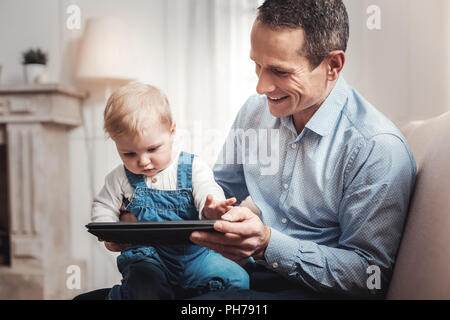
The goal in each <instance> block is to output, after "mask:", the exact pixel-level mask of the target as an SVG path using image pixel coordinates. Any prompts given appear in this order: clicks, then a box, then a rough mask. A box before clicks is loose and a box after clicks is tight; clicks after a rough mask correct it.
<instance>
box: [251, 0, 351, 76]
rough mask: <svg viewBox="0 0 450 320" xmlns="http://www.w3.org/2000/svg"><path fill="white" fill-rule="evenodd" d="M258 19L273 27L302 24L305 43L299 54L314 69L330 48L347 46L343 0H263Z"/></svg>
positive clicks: (300, 25)
mask: <svg viewBox="0 0 450 320" xmlns="http://www.w3.org/2000/svg"><path fill="white" fill-rule="evenodd" d="M257 20H258V21H260V22H261V23H263V24H265V25H267V26H269V27H270V28H272V29H279V28H292V29H297V28H302V29H303V30H304V32H305V43H304V45H303V48H300V54H302V55H303V56H305V57H306V58H307V59H308V61H309V63H310V65H311V67H312V68H313V69H315V68H316V67H317V66H318V65H320V64H321V63H322V61H323V59H325V58H326V56H327V55H328V53H330V52H331V51H333V50H342V51H344V52H345V50H346V49H347V41H348V37H349V25H348V14H347V10H346V9H345V5H344V3H343V2H342V0H266V1H264V3H263V4H262V5H261V6H260V7H259V8H258V16H257Z"/></svg>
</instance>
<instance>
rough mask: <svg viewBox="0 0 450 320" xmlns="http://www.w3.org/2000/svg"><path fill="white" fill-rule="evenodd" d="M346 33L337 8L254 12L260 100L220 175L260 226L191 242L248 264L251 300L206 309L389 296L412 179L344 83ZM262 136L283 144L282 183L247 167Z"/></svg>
mask: <svg viewBox="0 0 450 320" xmlns="http://www.w3.org/2000/svg"><path fill="white" fill-rule="evenodd" d="M348 34H349V27H348V17H347V12H346V9H345V6H344V4H343V3H342V1H341V0H287V1H286V0H266V1H265V2H264V4H263V5H262V6H261V7H260V8H258V16H257V18H256V21H255V23H254V25H253V28H252V32H251V52H250V58H251V59H252V60H253V61H254V62H255V71H256V74H257V76H258V78H259V80H258V84H257V87H256V91H257V93H258V94H259V95H257V96H253V97H251V98H250V99H249V100H248V101H247V102H246V104H245V105H244V106H243V108H242V109H241V110H240V112H239V114H238V116H237V118H236V120H235V122H234V125H233V128H232V130H231V132H230V136H229V139H228V141H227V143H226V144H225V146H224V148H223V151H222V154H221V156H220V157H219V161H218V163H217V164H216V166H215V168H214V173H215V178H216V180H217V181H218V183H219V184H220V185H221V186H222V187H223V188H224V190H225V193H226V196H227V197H231V196H234V197H236V198H237V199H238V200H239V201H242V200H244V199H245V198H246V197H247V196H251V198H252V199H253V201H254V203H255V205H256V206H257V207H258V209H259V210H260V212H261V215H260V217H258V216H257V215H255V214H254V213H253V212H251V211H250V210H249V209H247V208H245V207H234V208H233V209H232V210H230V211H229V212H228V213H227V214H226V215H225V216H224V217H223V219H222V220H221V221H219V222H217V223H216V224H215V229H216V230H218V231H220V233H216V234H211V233H205V232H194V233H193V234H192V235H191V240H192V241H193V242H194V243H196V244H199V245H202V246H206V247H209V248H211V249H213V250H215V251H217V252H219V253H221V254H222V255H224V256H225V257H228V258H230V259H233V260H235V261H245V260H246V259H248V258H249V257H252V258H253V259H254V260H255V261H256V264H248V265H247V266H246V267H247V268H248V270H249V273H250V275H251V277H252V278H251V279H252V281H251V288H252V289H253V290H247V291H245V292H242V291H241V292H233V293H221V294H218V293H211V294H208V295H205V296H201V297H199V298H200V299H202V298H205V299H218V298H221V299H223V298H232V299H245V298H250V299H251V298H256V299H264V298H280V299H284V298H320V297H362V298H366V297H383V295H384V294H385V293H386V290H387V288H388V284H389V281H390V278H391V274H392V270H393V265H394V262H395V257H396V254H397V250H398V247H399V244H400V239H401V234H402V230H403V226H404V222H405V218H406V214H407V210H408V203H409V199H410V196H411V192H412V189H413V185H414V180H415V170H416V168H415V162H414V159H413V157H412V154H411V152H410V150H409V148H408V145H407V143H406V141H405V139H404V138H403V136H402V135H401V133H400V132H399V131H398V129H397V128H396V127H395V126H394V125H393V124H392V123H391V122H390V121H389V120H388V119H386V118H385V117H384V116H383V115H382V114H381V113H380V112H378V111H377V110H376V109H375V108H374V107H373V106H371V105H370V104H369V103H368V102H367V101H365V100H364V99H363V98H362V97H361V96H360V95H359V94H358V93H357V92H356V91H355V90H354V89H352V88H351V87H350V86H349V85H348V84H347V83H346V82H345V80H344V79H343V77H342V76H341V75H340V73H341V71H342V68H343V67H344V63H345V50H346V46H347V40H348ZM256 130H267V131H269V130H272V131H273V130H276V132H277V133H278V134H279V140H278V142H279V143H278V145H277V144H276V143H275V144H273V143H272V144H271V145H270V147H269V148H270V149H271V152H273V153H274V154H278V156H279V159H278V160H279V166H278V170H277V171H276V173H274V174H265V175H264V174H262V172H263V171H262V169H263V168H264V164H263V163H261V161H260V163H258V164H254V163H251V161H247V162H246V161H245V159H246V155H247V154H248V153H251V152H252V151H251V150H250V149H249V148H250V147H251V146H250V144H251V142H250V143H246V137H248V136H247V135H246V132H255V131H256ZM266 136H268V134H267V135H266ZM230 146H232V147H230ZM230 154H231V155H234V154H236V155H237V159H241V160H242V161H232V163H230V161H226V159H230ZM207 218H208V217H207ZM226 220H228V221H226ZM250 260H252V259H250ZM372 274H373V275H374V277H378V278H379V279H377V278H373V279H369V276H371V275H372Z"/></svg>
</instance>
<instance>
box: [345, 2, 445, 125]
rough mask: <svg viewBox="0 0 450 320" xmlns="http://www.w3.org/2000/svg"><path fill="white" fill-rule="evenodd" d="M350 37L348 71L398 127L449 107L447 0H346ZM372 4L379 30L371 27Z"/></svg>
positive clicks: (353, 82)
mask: <svg viewBox="0 0 450 320" xmlns="http://www.w3.org/2000/svg"><path fill="white" fill-rule="evenodd" d="M345 3H346V5H347V9H348V11H349V16H350V41H349V50H348V57H347V58H348V59H347V65H346V66H345V68H344V75H345V77H346V79H347V81H348V82H349V83H350V84H351V85H353V86H354V87H355V88H356V89H357V90H358V91H359V92H361V93H362V94H363V95H364V96H365V98H366V99H367V100H369V101H370V102H371V103H372V104H373V105H375V106H376V107H377V108H378V109H380V110H381V111H382V112H383V113H384V114H386V115H387V116H388V117H389V118H390V119H391V120H393V121H394V122H395V123H397V124H398V125H399V126H401V125H402V124H404V123H405V122H408V121H411V120H415V119H425V118H429V117H433V116H436V115H438V114H441V113H443V112H445V111H446V110H450V99H449V94H448V91H449V90H448V89H449V87H450V86H449V84H450V83H449V78H448V76H447V74H448V72H449V71H450V66H449V62H448V56H449V54H450V37H449V34H450V33H449V30H450V25H449V21H450V11H449V6H450V4H449V1H448V0H428V1H422V0H396V1H390V0H347V1H345ZM369 5H377V6H378V7H379V8H380V10H381V29H380V30H369V29H368V28H367V26H366V22H367V19H368V17H369V16H370V14H367V13H366V10H367V7H368V6H369Z"/></svg>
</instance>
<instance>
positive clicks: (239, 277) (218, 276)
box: [108, 152, 249, 299]
mask: <svg viewBox="0 0 450 320" xmlns="http://www.w3.org/2000/svg"><path fill="white" fill-rule="evenodd" d="M193 159H194V155H192V154H189V153H186V152H181V153H180V157H179V160H178V168H177V170H178V174H177V183H178V185H177V190H155V189H150V188H148V187H147V184H146V182H145V180H144V179H145V178H144V176H143V175H137V174H134V173H132V172H130V171H129V170H128V169H127V168H125V172H126V175H127V178H128V181H129V182H130V184H131V186H132V188H133V196H132V198H131V200H130V201H128V200H127V199H125V198H124V206H125V208H126V210H127V211H129V212H131V213H132V214H134V215H135V216H136V218H137V220H138V221H177V220H198V211H197V209H196V208H195V206H194V199H193V195H192V179H191V178H192V162H193ZM117 265H118V268H119V271H120V272H121V273H122V276H123V280H122V285H116V286H114V287H113V288H112V289H111V291H110V293H109V296H108V298H109V299H139V298H141V299H145V298H147V297H154V295H151V294H150V295H148V294H147V293H148V292H149V291H151V290H152V288H151V287H152V286H155V281H154V279H153V280H152V281H150V280H149V279H147V278H151V277H147V276H142V275H143V274H145V272H144V273H143V272H142V270H143V269H144V271H145V269H148V271H149V273H148V274H151V273H152V272H153V271H152V270H155V267H157V268H158V271H159V272H160V274H162V273H161V271H160V270H159V269H161V270H162V272H164V274H165V276H166V279H167V280H168V282H169V284H170V285H171V286H176V287H180V288H186V289H196V288H199V289H201V290H202V291H201V292H202V293H203V292H205V291H213V290H222V289H229V288H233V289H248V288H249V277H248V274H247V272H246V271H245V270H244V269H243V268H241V267H240V266H239V265H238V264H237V263H235V262H234V261H231V260H229V259H226V258H224V257H223V256H222V255H220V254H218V253H216V252H214V251H212V250H209V249H206V248H204V247H200V246H197V245H191V244H187V245H173V246H162V245H161V246H159V245H158V246H152V247H142V246H133V247H129V248H127V249H126V250H124V251H122V253H121V254H120V256H118V257H117ZM150 269H152V270H150ZM135 270H139V272H137V271H136V272H135ZM147 280H148V283H147V282H146V281H147ZM161 281H166V280H164V279H161Z"/></svg>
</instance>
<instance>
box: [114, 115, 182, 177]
mask: <svg viewBox="0 0 450 320" xmlns="http://www.w3.org/2000/svg"><path fill="white" fill-rule="evenodd" d="M150 128H151V129H148V130H146V133H145V134H144V135H142V136H137V135H134V134H125V135H123V136H121V137H118V138H115V139H114V142H115V143H116V147H117V151H118V152H119V155H120V158H121V159H122V161H123V164H124V165H125V167H126V168H127V169H128V170H130V171H131V172H133V173H135V174H143V175H145V176H150V177H151V176H154V175H155V174H157V173H158V172H160V171H162V170H164V169H166V168H167V167H168V166H169V165H170V162H171V159H172V144H173V138H174V135H175V123H174V124H173V125H172V127H171V128H168V127H167V125H165V124H161V123H155V124H154V125H152V126H151V127H150Z"/></svg>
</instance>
